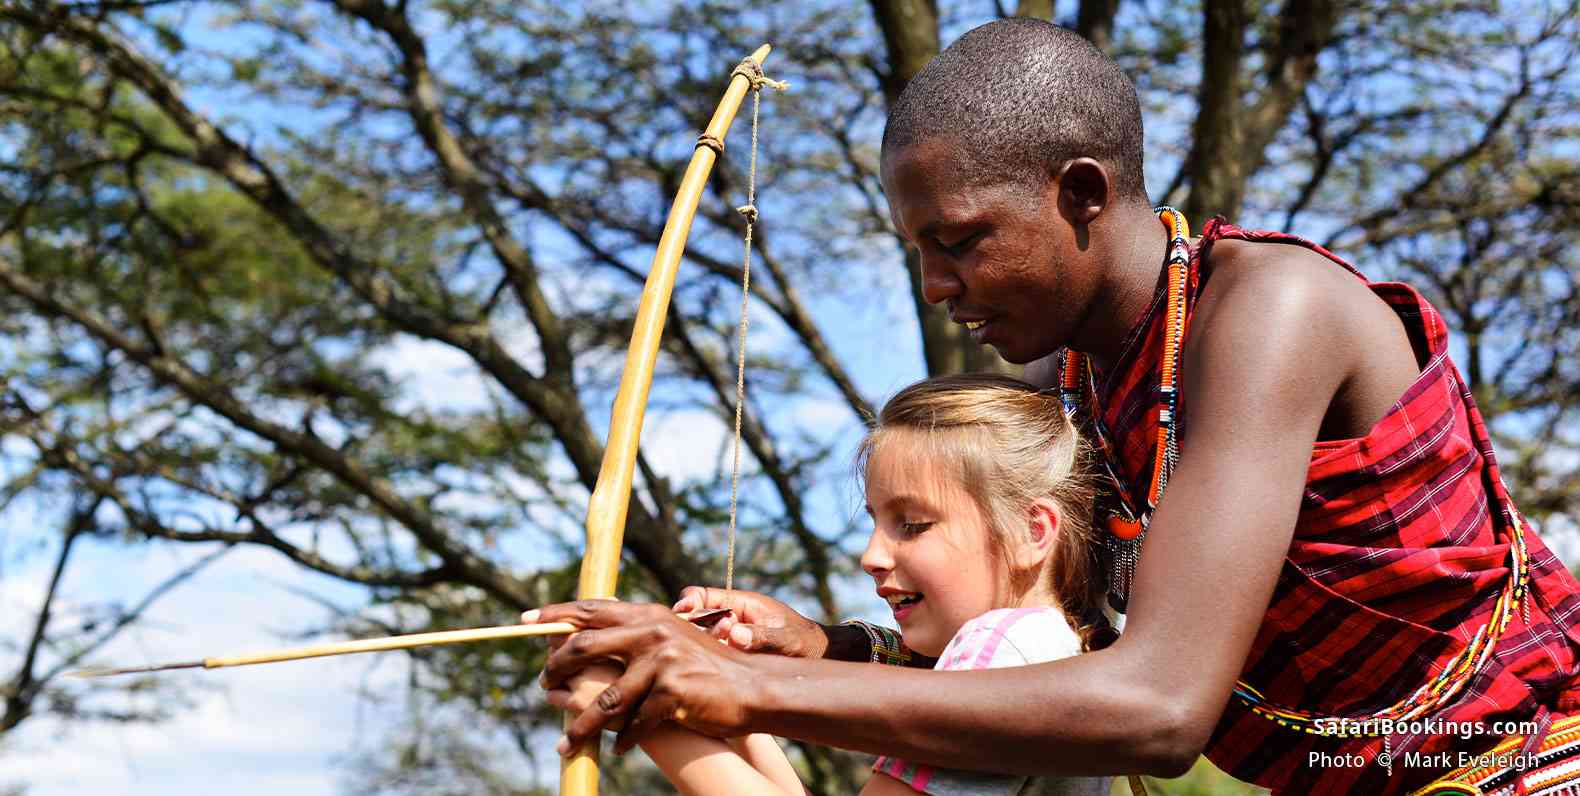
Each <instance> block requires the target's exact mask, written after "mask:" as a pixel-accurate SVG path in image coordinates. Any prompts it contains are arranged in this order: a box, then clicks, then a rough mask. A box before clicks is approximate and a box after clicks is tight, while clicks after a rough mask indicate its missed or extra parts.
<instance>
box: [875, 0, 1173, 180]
mask: <svg viewBox="0 0 1580 796" xmlns="http://www.w3.org/2000/svg"><path fill="white" fill-rule="evenodd" d="M934 138H945V139H953V140H954V141H955V142H956V145H957V146H959V147H961V149H962V152H961V156H962V157H963V158H965V163H964V164H963V166H964V169H963V170H968V171H970V172H972V173H971V174H970V175H969V177H968V179H969V180H970V182H971V183H972V184H978V185H982V184H993V183H1002V182H1010V183H1017V184H1021V185H1025V186H1028V187H1032V188H1037V189H1040V188H1041V187H1042V186H1043V185H1045V184H1046V182H1047V180H1048V179H1049V178H1051V177H1052V176H1053V175H1054V174H1055V173H1056V172H1057V171H1058V169H1059V168H1060V167H1062V166H1063V165H1064V164H1065V163H1067V162H1069V161H1070V160H1073V159H1075V158H1079V157H1089V158H1092V159H1094V160H1097V161H1098V162H1100V163H1102V164H1103V165H1104V166H1105V167H1106V168H1107V169H1108V172H1109V178H1110V179H1111V180H1112V181H1113V190H1114V193H1115V194H1116V197H1115V198H1122V199H1139V200H1140V201H1142V202H1146V201H1147V191H1146V181H1145V178H1144V176H1143V175H1142V170H1141V107H1140V105H1139V104H1138V103H1137V102H1136V90H1135V86H1133V85H1131V83H1130V79H1129V78H1128V77H1126V76H1125V73H1124V72H1123V71H1121V70H1120V68H1119V65H1118V64H1116V63H1114V62H1113V61H1112V60H1109V58H1108V57H1107V56H1105V55H1103V53H1102V52H1101V51H1099V50H1098V49H1097V48H1096V47H1094V46H1092V43H1091V42H1088V41H1087V40H1086V39H1083V38H1081V37H1080V36H1079V35H1078V34H1076V33H1074V32H1073V31H1070V30H1066V29H1064V28H1061V27H1059V26H1057V25H1054V24H1052V23H1049V22H1044V21H1042V20H1037V19H1027V18H1023V17H1016V18H1011V19H1001V20H998V21H996V22H990V23H988V24H986V25H983V26H981V27H979V28H976V29H974V30H971V31H970V32H968V33H966V34H965V35H964V36H961V37H960V39H959V40H958V41H956V42H955V43H954V44H951V45H949V47H948V48H946V49H945V50H944V51H943V52H941V53H939V54H938V57H936V58H934V59H933V60H932V61H930V62H928V64H927V66H926V67H925V68H923V69H922V71H921V73H920V74H918V75H917V76H916V77H915V78H913V79H912V80H911V82H910V83H909V84H908V85H906V87H905V91H904V92H902V93H901V94H900V98H899V99H898V100H896V101H895V103H894V107H893V108H892V109H890V111H889V122H888V126H887V127H885V128H884V131H883V153H884V157H885V158H887V157H889V156H891V155H893V154H894V153H896V152H898V151H900V150H902V149H905V148H906V147H909V146H911V145H913V144H916V143H920V142H922V141H925V140H930V139H934Z"/></svg>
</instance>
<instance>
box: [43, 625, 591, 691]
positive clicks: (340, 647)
mask: <svg viewBox="0 0 1580 796" xmlns="http://www.w3.org/2000/svg"><path fill="white" fill-rule="evenodd" d="M575 631H576V626H575V625H572V624H571V623H569V622H550V623H547V624H542V625H501V626H499V627H476V628H472V629H470V630H444V631H440V632H437V633H410V634H407V635H404V636H387V637H385V638H364V639H358V640H356V641H340V642H335V643H333V644H314V645H311V646H306V647H291V648H289V649H278V650H268V651H266V652H254V653H252V654H250V655H237V656H235V657H233V658H204V659H203V660H200V661H185V662H182V663H161V664H156V665H153V666H133V667H130V668H125V669H79V670H77V671H75V672H71V673H70V674H69V675H68V676H69V677H109V676H110V675H114V674H137V673H142V672H162V671H165V670H166V669H198V668H202V669H223V668H225V667H227V666H251V665H253V664H255V663H279V662H280V661H299V660H302V659H303V658H322V657H325V656H328V655H350V654H353V653H358V652H382V651H384V650H403V649H410V648H412V647H430V646H434V645H438V644H465V643H468V642H472V641H491V640H493V639H501V638H524V637H527V636H562V635H565V634H567V633H574V632H575Z"/></svg>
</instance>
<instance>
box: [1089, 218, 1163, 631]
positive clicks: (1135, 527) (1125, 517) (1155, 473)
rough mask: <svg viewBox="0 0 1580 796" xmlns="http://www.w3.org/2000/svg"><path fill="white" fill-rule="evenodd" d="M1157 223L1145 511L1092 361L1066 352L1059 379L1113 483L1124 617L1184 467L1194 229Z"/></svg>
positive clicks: (1111, 554) (1113, 573) (1111, 544)
mask: <svg viewBox="0 0 1580 796" xmlns="http://www.w3.org/2000/svg"><path fill="white" fill-rule="evenodd" d="M1156 212H1157V214H1158V219H1159V220H1160V221H1162V222H1163V225H1164V226H1165V227H1166V228H1167V229H1168V231H1169V247H1168V259H1167V260H1166V261H1165V263H1164V267H1165V268H1166V269H1167V271H1168V282H1167V285H1166V287H1165V290H1166V294H1165V295H1166V298H1167V303H1166V305H1165V307H1166V309H1165V311H1164V313H1165V314H1164V317H1163V357H1162V359H1161V360H1160V362H1159V366H1158V367H1159V373H1158V405H1157V413H1158V438H1157V451H1156V454H1155V455H1154V457H1153V462H1152V485H1151V488H1150V489H1148V490H1147V496H1146V499H1147V502H1146V506H1145V507H1140V506H1138V505H1137V504H1136V502H1135V500H1134V498H1133V497H1132V496H1131V495H1130V489H1129V488H1128V487H1127V486H1126V485H1125V479H1124V478H1122V477H1120V475H1119V469H1118V467H1117V464H1116V462H1117V460H1116V458H1115V456H1114V450H1113V443H1112V442H1111V441H1110V439H1109V435H1108V429H1107V428H1105V427H1104V425H1103V419H1102V412H1101V411H1099V410H1098V409H1097V374H1096V371H1095V370H1094V369H1093V367H1092V362H1091V359H1090V358H1088V357H1087V356H1086V355H1084V354H1082V353H1081V352H1079V351H1075V350H1073V349H1067V350H1066V351H1065V353H1064V366H1063V368H1062V369H1061V370H1062V372H1061V374H1060V379H1059V392H1060V397H1061V398H1062V400H1063V402H1064V408H1065V411H1066V412H1067V413H1068V414H1070V416H1071V418H1072V419H1074V418H1075V417H1076V416H1077V415H1078V414H1079V413H1080V410H1081V405H1082V404H1083V403H1085V404H1086V408H1087V412H1086V418H1087V420H1088V421H1089V425H1088V427H1089V428H1090V430H1091V431H1092V436H1093V437H1095V439H1096V442H1097V447H1098V450H1099V452H1100V453H1101V454H1102V465H1103V470H1104V472H1105V474H1106V475H1107V477H1108V480H1109V481H1110V482H1112V485H1113V493H1114V500H1113V505H1112V506H1111V510H1110V513H1109V516H1108V518H1107V520H1106V522H1104V523H1103V525H1104V527H1105V529H1106V530H1107V534H1106V535H1105V538H1104V543H1103V547H1104V550H1105V552H1106V553H1107V563H1108V600H1109V603H1110V604H1111V605H1112V606H1113V607H1114V609H1115V610H1117V611H1123V610H1124V609H1125V604H1126V603H1127V602H1128V601H1129V599H1130V583H1131V580H1132V579H1133V578H1134V576H1135V570H1136V562H1137V561H1138V560H1139V559H1140V556H1141V541H1142V540H1143V539H1145V538H1146V533H1147V526H1148V525H1149V524H1150V523H1151V520H1152V511H1153V509H1155V508H1157V505H1158V501H1159V500H1160V499H1161V498H1162V497H1163V490H1164V488H1166V487H1167V486H1168V480H1169V475H1170V474H1171V473H1173V472H1174V465H1175V464H1176V463H1177V462H1178V461H1179V438H1178V435H1177V434H1176V433H1175V423H1174V420H1175V416H1176V413H1177V411H1178V400H1179V399H1178V395H1179V392H1178V389H1177V387H1178V385H1177V380H1178V376H1179V352H1180V346H1181V344H1182V343H1183V342H1184V338H1185V316H1186V314H1187V313H1188V311H1189V307H1188V306H1187V304H1188V300H1189V296H1188V291H1187V290H1186V286H1187V283H1188V281H1189V279H1188V277H1189V267H1190V243H1189V240H1190V225H1189V224H1188V223H1186V221H1185V215H1184V214H1183V213H1181V212H1180V211H1178V210H1175V209H1174V208H1172V207H1159V208H1157V211H1156Z"/></svg>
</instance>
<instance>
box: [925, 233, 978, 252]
mask: <svg viewBox="0 0 1580 796" xmlns="http://www.w3.org/2000/svg"><path fill="white" fill-rule="evenodd" d="M981 237H982V235H981V233H976V234H972V235H967V236H966V237H964V238H960V239H959V240H956V241H954V242H953V243H945V242H944V241H943V240H942V239H941V238H934V239H933V242H935V243H937V244H938V248H940V249H943V250H944V251H946V252H948V253H949V254H950V255H952V256H955V257H959V256H960V255H962V254H965V253H966V251H968V250H969V249H970V248H971V247H972V246H973V245H975V244H976V242H977V240H979V239H980V238H981Z"/></svg>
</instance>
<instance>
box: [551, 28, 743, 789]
mask: <svg viewBox="0 0 1580 796" xmlns="http://www.w3.org/2000/svg"><path fill="white" fill-rule="evenodd" d="M769 49H770V48H769V46H768V45H766V44H764V45H763V46H762V47H759V48H758V49H757V52H754V53H752V54H751V56H749V57H750V60H751V61H752V63H753V64H755V65H756V66H757V67H761V66H762V63H763V60H764V59H765V58H767V57H768V51H769ZM757 79H758V80H760V71H759V77H758V78H757ZM753 82H754V78H753V77H752V76H751V75H750V74H747V73H745V72H744V71H743V70H740V69H737V70H736V71H735V72H734V73H733V74H732V75H731V77H730V85H729V88H728V89H726V90H725V92H724V98H723V99H721V100H719V106H718V108H716V109H715V110H714V111H713V119H712V120H711V121H709V122H708V126H707V128H706V129H705V130H703V132H702V135H700V136H698V138H697V147H696V149H695V150H694V151H693V152H692V155H691V164H690V165H689V166H687V167H686V174H685V176H684V177H683V178H682V179H681V181H680V190H679V191H678V192H676V194H675V202H674V204H672V205H670V208H669V219H668V220H667V221H665V222H664V234H663V235H662V236H661V237H660V238H659V240H658V251H657V252H655V253H654V254H653V265H652V267H651V268H650V269H649V271H648V274H647V283H646V285H644V286H643V288H642V302H641V304H640V305H639V306H638V308H637V311H636V327H635V329H633V330H632V332H631V345H630V347H629V348H627V349H626V354H625V370H624V371H622V372H621V374H620V390H619V392H618V393H616V394H615V399H614V409H613V411H612V412H611V414H610V421H609V440H608V443H607V445H606V447H605V448H604V454H603V465H602V467H601V468H600V469H599V470H598V483H597V485H596V486H595V487H594V488H593V493H592V499H591V500H590V501H589V502H588V504H587V550H586V553H585V554H584V555H583V557H582V569H581V578H580V581H579V582H578V586H577V591H576V596H577V598H578V599H583V600H585V599H599V598H610V597H613V596H614V590H615V581H616V580H617V579H618V578H619V574H620V549H621V544H622V542H623V539H624V536H625V515H626V509H627V507H628V506H629V505H630V502H631V479H632V470H633V469H634V468H635V466H636V451H637V444H638V442H639V441H640V439H641V435H642V416H643V413H644V412H645V411H646V409H647V393H648V388H649V387H651V386H652V384H653V365H654V363H655V362H656V361H657V359H658V344H659V341H660V339H661V338H662V337H663V335H664V318H665V316H667V315H668V314H669V296H670V293H671V292H672V291H673V290H674V287H675V272H676V270H677V269H678V267H679V265H680V258H681V256H682V255H683V254H684V253H685V250H686V237H687V236H688V235H689V234H690V233H691V220H692V217H693V216H695V215H696V212H697V203H698V202H699V201H701V199H702V189H703V187H704V186H705V185H706V184H707V182H708V175H709V174H710V173H711V172H712V171H713V164H714V162H715V161H716V160H717V159H718V156H719V151H716V150H722V149H723V145H724V136H725V135H726V134H727V133H728V132H729V129H730V124H731V123H732V122H734V121H735V114H736V112H737V111H739V110H740V107H741V101H742V100H743V99H745V98H746V92H748V91H750V90H751V89H752V88H753ZM568 721H569V718H567V722H568ZM597 793H598V742H597V739H594V740H592V741H590V742H589V743H587V744H585V745H584V746H582V747H580V748H578V749H576V751H575V752H574V753H573V754H572V755H571V756H570V757H569V758H567V759H566V760H565V762H564V763H563V765H562V767H561V769H560V794H561V796H596V794H597Z"/></svg>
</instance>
